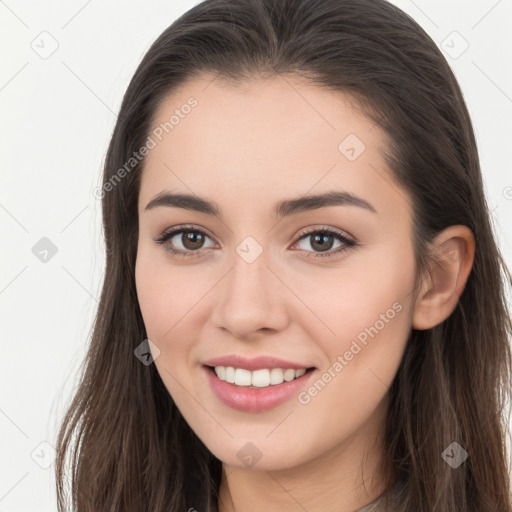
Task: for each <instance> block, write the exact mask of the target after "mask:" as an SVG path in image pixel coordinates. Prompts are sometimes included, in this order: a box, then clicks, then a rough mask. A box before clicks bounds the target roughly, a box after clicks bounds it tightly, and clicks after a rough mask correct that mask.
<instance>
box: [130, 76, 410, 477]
mask: <svg viewBox="0 0 512 512" xmlns="http://www.w3.org/2000/svg"><path fill="white" fill-rule="evenodd" d="M191 98H192V99H191ZM152 129H153V131H152V133H150V134H149V135H150V139H148V141H147V148H148V149H147V150H148V154H147V156H146V161H145V168H144V171H143V174H142V179H141V186H140V196H139V205H138V210H139V241H138V254H137V263H136V284H137V293H138V297H139V303H140V308H141V311H142V315H143V318H144V323H145V326H146V329H147V335H148V338H149V340H151V342H152V343H153V344H154V345H153V347H155V346H156V347H158V350H155V351H154V357H155V363H154V364H156V367H157V370H158V372H159V374H160V376H161V378H162V380H163V382H164V384H165V386H166V387H167V389H168V391H169V393H170V394H171V396H172V398H173V400H174V401H175V403H176V405H177V406H178V408H179V409H180V411H181V413H182V414H183V416H184V417H185V419H186V421H187V422H188V424H189V425H190V427H191V428H192V429H193V430H194V431H195V432H196V434H197V435H198V436H199V437H200V438H201V439H202V441H203V442H204V443H205V445H206V446H207V447H208V448H209V450H210V451H211V452H212V453H213V454H214V455H215V456H216V457H218V458H219V459H220V460H222V461H224V462H225V463H227V464H229V465H232V466H238V467H252V466H253V465H254V464H257V466H256V467H257V468H258V469H267V470H275V469H280V468H289V467H294V466H297V465H299V464H302V463H305V462H308V461H312V460H313V459H316V458H318V457H321V456H332V455H334V454H335V453H341V452H343V453H344V454H345V455H346V456H350V455H349V454H352V456H354V457H357V456H356V455H354V454H355V453H356V452H357V450H359V452H357V453H360V450H361V449H363V447H368V448H369V447H370V445H371V444H372V443H373V442H375V439H376V435H377V433H378V432H379V431H381V430H382V428H383V421H384V417H385V410H386V407H387V400H386V398H387V392H388V387H389V385H390V384H391V382H392V380H393V378H394V376H395V373H396V371H397V368H398V366H399V363H400V360H401V358H402V354H403V352H404V349H405V345H406V341H407V338H408V335H409V332H410V329H411V322H412V314H413V294H412V292H413V286H414V278H415V272H416V268H415V264H414V253H413V246H412V218H411V208H410V204H409V199H408V195H407V194H406V192H405V191H404V190H403V189H402V188H401V187H399V185H398V184H397V183H396V182H395V181H394V180H393V179H392V178H391V176H390V174H389V173H388V170H387V168H386V165H385V162H384V159H383V156H382V153H381V152H382V151H383V150H384V149H385V139H384V136H383V133H382V131H381V130H380V129H379V128H378V127H377V126H375V125H374V124H373V123H372V122H371V121H369V120H368V119H367V118H365V117H364V116H362V115H361V114H360V113H359V112H358V111H357V110H356V109H355V108H353V107H352V106H351V104H350V103H349V102H348V97H346V96H344V95H343V94H340V93H338V92H330V91H328V90H326V89H322V88H320V87H319V86H314V85H311V84H309V85H308V84H307V83H306V82H305V81H304V80H303V79H301V78H300V77H296V76H288V77H276V78H273V79H254V80H252V81H250V82H244V83H243V84H242V85H238V86H235V85H233V84H229V83H227V82H224V81H220V80H219V79H216V80H214V79H213V76H205V77H203V78H195V79H194V80H193V81H190V82H189V83H187V84H186V85H185V86H183V87H181V88H180V89H179V90H177V91H176V92H174V93H173V94H172V95H169V96H168V98H166V100H165V102H164V103H163V104H162V105H161V106H160V109H159V110H158V112H157V114H156V117H155V119H154V125H153V127H152ZM327 193H331V194H333V196H332V198H331V200H329V198H328V197H327V198H326V197H324V195H325V194H327ZM166 194H167V196H166ZM173 195H180V196H187V197H186V198H184V197H181V198H179V197H178V198H176V197H174V198H173V197H172V196H173ZM311 196H318V198H317V199H308V198H309V197H311ZM206 203H208V204H206ZM182 225H185V227H186V229H187V230H188V232H180V233H177V234H172V233H171V234H170V235H169V236H168V237H167V239H166V241H165V242H161V243H159V242H157V241H156V240H157V239H159V238H162V236H163V235H164V234H165V233H168V234H169V231H170V230H171V229H172V228H174V227H178V226H181V227H183V226H182ZM325 230H328V231H327V232H326V231H325ZM171 249H174V250H176V251H178V254H173V253H172V252H171ZM141 341H142V340H141ZM258 358H259V359H258ZM264 358H268V359H264ZM215 366H216V367H217V369H216V372H217V373H218V375H217V374H216V373H215V369H212V368H211V367H215ZM229 367H231V368H232V369H229ZM233 368H234V369H233ZM305 369H307V371H306V372H305V373H304V370H305ZM256 370H258V371H256ZM283 370H288V371H283ZM293 370H299V371H297V372H294V371H293ZM300 370H302V371H300ZM222 379H227V380H222ZM233 379H235V382H232V381H233ZM289 379H293V380H289ZM230 381H231V382H230ZM269 381H270V382H271V384H270V385H268V384H269ZM279 382H281V383H280V384H279ZM355 460H356V459H354V461H355Z"/></svg>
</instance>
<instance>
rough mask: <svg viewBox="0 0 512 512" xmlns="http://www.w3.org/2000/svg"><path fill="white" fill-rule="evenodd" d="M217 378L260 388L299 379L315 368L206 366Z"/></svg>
mask: <svg viewBox="0 0 512 512" xmlns="http://www.w3.org/2000/svg"><path fill="white" fill-rule="evenodd" d="M205 367H206V368H207V369H208V370H209V371H210V372H211V373H213V374H214V375H215V376H216V377H217V378H218V379H219V380H221V381H224V382H227V383H229V384H233V385H235V386H237V387H241V388H248V389H261V388H267V387H274V386H279V385H280V384H283V382H291V381H295V380H298V379H301V378H302V377H303V376H304V375H306V374H307V373H310V372H312V371H313V370H315V368H314V367H310V368H297V369H293V368H261V369H258V370H247V369H245V368H235V367H233V366H206V365H205Z"/></svg>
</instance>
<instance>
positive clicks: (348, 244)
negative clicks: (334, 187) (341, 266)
mask: <svg viewBox="0 0 512 512" xmlns="http://www.w3.org/2000/svg"><path fill="white" fill-rule="evenodd" d="M186 231H190V232H192V233H200V234H201V235H204V236H206V237H208V238H211V237H210V236H209V235H208V234H207V233H206V232H204V231H203V230H202V229H199V228H196V227H195V226H191V225H180V226H175V227H173V228H171V229H169V230H167V231H164V232H163V233H162V234H161V235H160V236H159V237H157V238H154V239H153V240H154V241H155V242H156V243H158V244H160V245H162V246H163V247H164V250H166V251H168V252H170V253H171V254H172V255H174V256H178V257H180V258H187V257H189V256H195V255H197V254H198V253H199V252H200V251H201V249H199V250H197V251H192V250H189V251H182V250H176V249H173V248H172V247H171V246H170V245H168V244H166V242H167V241H168V240H169V239H170V238H172V237H174V236H176V235H179V234H180V233H184V232H186ZM316 234H329V235H332V236H334V237H336V238H337V239H338V240H339V241H341V242H342V243H343V244H344V245H343V246H340V247H338V248H337V249H335V250H332V249H329V251H328V252H325V253H314V255H313V256H306V257H307V258H313V259H316V258H330V257H332V256H334V255H338V254H340V253H342V252H345V251H347V250H349V249H352V248H354V247H357V246H358V245H359V244H358V243H357V242H356V241H355V240H353V239H351V238H348V237H347V236H345V235H343V234H342V233H341V232H339V231H336V230H334V229H332V228H329V227H322V228H317V229H313V230H310V231H303V232H301V233H300V235H299V238H298V239H297V241H296V242H295V243H294V244H293V245H295V244H296V243H298V242H300V241H301V240H303V239H305V238H307V237H308V236H311V235H316ZM303 252H304V251H303ZM305 252H308V253H311V251H305Z"/></svg>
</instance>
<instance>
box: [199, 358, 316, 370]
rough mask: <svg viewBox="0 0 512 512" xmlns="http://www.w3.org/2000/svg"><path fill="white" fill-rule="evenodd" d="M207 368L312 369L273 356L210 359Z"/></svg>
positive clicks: (206, 364) (206, 362) (206, 363)
mask: <svg viewBox="0 0 512 512" xmlns="http://www.w3.org/2000/svg"><path fill="white" fill-rule="evenodd" d="M203 364H204V365H205V366H225V367H228V366H232V367H233V368H245V369H246V370H251V371H252V370H260V369H264V368H283V369H286V368H293V369H294V370H300V369H304V370H307V369H308V368H311V365H309V366H308V365H304V364H300V363H294V362H293V361H285V360H284V359H279V358H277V357H273V356H258V357H252V358H247V357H243V356H239V355H231V356H220V357H215V358H213V359H208V361H205V362H204V363H203Z"/></svg>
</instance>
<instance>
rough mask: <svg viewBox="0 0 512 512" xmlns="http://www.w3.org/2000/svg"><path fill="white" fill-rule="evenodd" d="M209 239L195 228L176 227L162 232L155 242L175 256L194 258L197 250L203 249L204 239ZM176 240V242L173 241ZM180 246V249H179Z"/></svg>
mask: <svg viewBox="0 0 512 512" xmlns="http://www.w3.org/2000/svg"><path fill="white" fill-rule="evenodd" d="M206 238H209V239H210V240H211V238H210V237H209V236H208V235H207V234H206V233H205V232H204V231H203V230H201V229H198V228H195V227H186V226H185V227H184V226H176V227H175V228H172V229H171V230H167V231H164V233H162V234H161V235H160V236H159V237H158V238H156V239H155V242H157V243H159V244H161V245H162V246H163V248H164V249H165V250H166V251H168V252H170V253H171V254H174V255H175V256H184V257H187V256H194V255H196V254H197V253H198V252H199V250H201V249H204V248H205V247H203V244H204V242H205V239H206ZM173 239H176V240H173ZM180 244H181V247H180Z"/></svg>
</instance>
